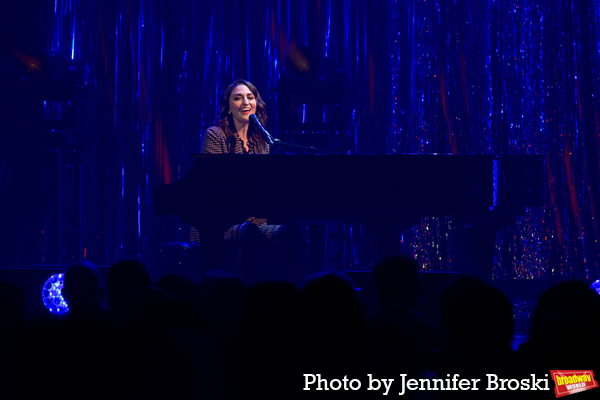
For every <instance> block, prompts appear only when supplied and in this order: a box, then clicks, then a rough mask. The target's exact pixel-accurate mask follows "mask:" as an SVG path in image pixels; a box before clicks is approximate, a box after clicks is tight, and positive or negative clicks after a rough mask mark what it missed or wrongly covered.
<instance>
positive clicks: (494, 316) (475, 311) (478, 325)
mask: <svg viewBox="0 0 600 400" xmlns="http://www.w3.org/2000/svg"><path fill="white" fill-rule="evenodd" d="M440 310H441V321H442V330H443V333H444V337H445V339H446V340H447V342H448V343H449V344H450V345H451V346H452V347H453V348H455V349H457V350H458V351H459V352H461V353H462V354H465V355H471V356H474V357H485V356H486V355H488V354H490V353H491V352H493V351H495V350H507V349H508V350H509V349H510V345H511V342H512V337H513V329H514V322H513V312H512V304H511V303H510V301H509V300H508V298H507V297H506V295H504V293H502V292H501V291H500V290H499V289H496V288H494V287H492V286H490V285H488V284H486V283H484V282H483V281H482V280H480V279H479V278H476V277H473V276H462V277H459V278H457V279H456V280H455V281H454V282H453V283H452V284H451V285H450V286H448V287H447V288H446V289H444V291H443V292H442V294H441V296H440Z"/></svg>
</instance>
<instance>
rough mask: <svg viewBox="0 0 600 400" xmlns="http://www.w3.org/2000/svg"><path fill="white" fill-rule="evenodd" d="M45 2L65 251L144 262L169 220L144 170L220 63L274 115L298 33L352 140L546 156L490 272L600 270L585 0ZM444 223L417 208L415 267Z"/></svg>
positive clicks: (191, 135) (444, 262)
mask: <svg viewBox="0 0 600 400" xmlns="http://www.w3.org/2000/svg"><path fill="white" fill-rule="evenodd" d="M43 4H44V9H43V25H44V30H45V32H46V34H47V35H46V40H47V42H46V43H45V44H42V45H43V46H44V45H45V47H46V48H47V49H51V50H53V51H55V52H58V53H61V54H66V55H68V56H70V57H71V58H73V59H75V60H78V61H79V62H80V64H81V66H82V71H83V81H82V85H83V86H84V89H83V90H82V91H81V92H80V94H79V96H78V100H77V103H78V106H79V108H78V111H77V118H78V128H79V129H80V131H81V132H82V134H83V135H84V136H85V139H87V143H88V145H87V147H86V148H85V150H83V155H84V156H85V157H84V158H83V163H82V167H81V171H82V179H81V182H82V187H81V193H82V198H81V204H82V207H81V216H82V219H81V225H82V228H83V231H82V238H81V246H80V248H79V250H77V251H76V253H77V252H78V254H75V256H82V257H85V258H87V259H90V260H91V261H94V262H96V263H100V264H111V263H114V262H116V261H120V260H123V259H136V260H140V261H141V262H143V263H145V264H146V265H147V266H148V267H150V269H152V268H154V266H155V258H156V255H157V250H158V248H159V247H160V245H161V244H163V243H166V242H169V241H174V240H178V239H180V238H181V235H180V234H179V230H180V228H182V226H181V225H180V224H179V222H178V220H177V219H176V218H166V217H155V216H153V214H152V190H153V188H154V187H155V186H156V185H159V184H163V183H169V182H173V181H176V180H178V179H180V178H181V177H183V176H184V175H185V174H186V172H187V170H188V169H189V167H190V165H191V163H192V158H191V154H192V153H195V152H197V151H198V150H199V144H200V142H199V135H200V133H201V132H202V131H203V130H204V129H205V128H206V127H208V126H210V125H211V124H212V122H213V121H214V118H215V115H216V113H217V108H218V104H217V98H218V95H219V94H220V93H221V91H222V90H223V89H224V87H225V86H227V85H228V84H229V83H230V82H231V81H232V80H233V79H237V78H244V79H248V80H250V81H252V82H253V83H254V84H256V86H257V87H258V88H259V90H260V91H261V94H262V96H263V97H264V98H265V100H266V102H267V105H268V107H269V117H270V120H271V122H272V127H273V128H274V127H275V126H276V123H277V118H278V116H277V113H276V93H275V89H276V88H277V83H278V80H279V78H280V76H281V73H282V68H283V63H284V57H285V55H286V54H287V53H288V52H289V51H290V50H291V49H293V48H294V47H297V46H309V47H311V48H313V49H314V50H316V51H318V52H320V53H322V54H323V55H324V56H326V57H327V58H329V59H331V60H333V61H334V62H335V63H336V64H337V66H338V67H339V68H340V69H341V70H343V72H344V74H345V75H346V76H347V78H348V82H349V88H350V89H351V92H350V94H348V95H349V96H351V100H352V113H351V116H350V118H351V122H350V131H349V134H350V137H351V141H352V148H351V150H350V152H351V153H357V154H359V153H454V154H497V155H505V154H531V155H542V156H544V157H545V158H546V160H547V163H546V168H547V174H546V179H547V182H546V188H547V190H546V195H545V196H546V205H545V206H544V207H543V208H541V209H535V210H530V211H529V213H528V215H527V216H525V217H523V218H520V219H519V220H518V221H517V222H516V223H515V224H513V225H511V226H509V227H507V228H504V229H503V230H502V231H501V232H500V233H499V234H498V236H497V240H496V268H495V271H494V276H495V277H496V278H498V277H502V278H545V277H552V276H569V277H570V276H573V277H588V276H589V277H597V276H598V267H599V265H598V263H599V254H600V244H599V243H598V240H599V239H600V222H599V221H598V211H599V209H600V190H599V188H600V186H599V182H600V160H599V152H600V138H599V122H598V111H599V108H600V106H599V104H598V96H599V95H600V92H599V88H598V83H599V82H598V70H599V68H600V62H599V59H600V55H599V51H600V48H599V40H600V37H599V35H600V28H599V26H600V24H598V22H599V21H598V18H599V13H600V2H599V1H598V0H581V1H576V0H565V1H542V0H532V1H528V0H523V1H511V0H508V1H487V2H481V1H475V0H455V1H434V0H418V1H417V0H414V1H408V0H406V1H403V0H387V1H379V0H376V1H372V0H371V1H369V0H346V1H343V0H298V1H291V0H287V1H277V0H257V1H246V2H237V1H234V0H223V1H204V0H197V1H193V0H179V1H166V0H162V1H161V0H127V1H116V0H108V1H87V0H86V1H83V0H82V1H80V0H69V1H67V0H56V1H54V2H50V1H45V2H44V3H43ZM65 108H66V105H65V104H64V103H48V104H46V107H45V110H44V112H45V114H46V116H47V118H49V119H56V118H58V117H60V116H61V114H62V113H64V112H65ZM393 184H394V183H393V182H390V185H393ZM359 190H360V188H357V191H359ZM454 230H455V227H454V226H453V224H452V221H451V220H449V219H423V220H422V222H421V225H420V226H418V227H416V228H414V229H410V230H408V231H407V232H406V234H405V235H404V240H405V243H403V245H404V246H405V248H406V249H409V250H410V251H412V252H413V253H414V254H415V255H417V257H418V258H419V259H420V260H421V261H422V262H423V265H424V267H423V268H424V270H428V271H444V270H452V269H453V268H454V266H453V254H454V251H455V246H456V244H455V243H453V240H452V235H453V232H454ZM355 231H356V232H359V231H360V230H355ZM48 258H51V257H50V256H48Z"/></svg>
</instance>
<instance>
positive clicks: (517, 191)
mask: <svg viewBox="0 0 600 400" xmlns="http://www.w3.org/2000/svg"><path fill="white" fill-rule="evenodd" d="M194 157H195V161H194V164H193V166H192V168H191V169H190V171H189V172H188V173H187V175H186V176H185V177H184V178H183V179H181V180H180V181H178V182H175V183H171V184H167V185H162V186H158V187H156V188H155V190H154V214H155V215H178V216H180V217H181V220H182V222H186V223H189V224H191V225H193V226H195V227H196V229H198V231H199V233H200V237H201V246H202V248H201V252H202V256H201V258H202V262H208V263H211V264H210V265H214V264H213V263H216V262H218V259H219V255H218V253H219V251H220V250H219V246H220V245H219V242H222V234H220V233H218V234H217V233H215V232H218V231H219V229H220V232H222V227H223V225H227V224H229V225H231V224H237V223H241V222H242V221H244V220H245V219H246V218H248V217H249V216H255V217H260V218H263V217H264V218H267V219H268V221H269V223H274V224H275V223H289V222H291V221H294V220H296V221H297V220H304V221H311V220H312V221H315V220H316V221H323V220H342V221H347V222H356V223H368V224H371V225H373V226H378V227H383V226H392V225H393V224H406V223H407V221H414V220H415V219H418V218H419V217H428V216H452V219H453V221H462V222H466V223H469V224H472V225H473V226H474V227H475V230H476V232H474V234H473V239H474V240H475V242H473V247H474V248H475V247H477V248H481V246H484V247H485V249H486V254H485V255H481V256H480V257H478V258H482V259H481V260H475V256H474V263H475V262H479V263H486V264H487V266H486V267H483V266H482V268H485V269H488V268H489V267H490V266H491V262H492V257H493V241H494V234H495V232H496V231H497V230H498V229H499V228H500V227H501V226H503V225H505V224H507V223H509V222H511V220H512V217H514V216H517V215H523V214H524V212H525V208H527V207H538V206H541V205H542V199H543V181H544V179H543V176H544V159H543V158H541V157H536V156H492V155H422V154H419V155H261V156H248V155H234V154H224V155H195V156H194ZM384 230H385V229H384ZM219 235H220V236H219ZM476 242H477V243H476ZM478 242H481V243H478ZM209 246H210V247H209ZM478 251H480V250H478ZM490 251H491V254H489V253H490ZM210 253H213V254H210ZM488 257H489V259H487V260H485V259H486V258H488ZM204 265H207V264H204Z"/></svg>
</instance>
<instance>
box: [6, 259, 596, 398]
mask: <svg viewBox="0 0 600 400" xmlns="http://www.w3.org/2000/svg"><path fill="white" fill-rule="evenodd" d="M419 270H420V268H419V264H418V263H417V261H415V259H414V258H412V257H411V256H408V255H399V256H393V257H388V258H385V259H383V260H382V261H381V262H380V263H378V264H377V265H376V266H375V267H374V269H373V274H372V276H373V283H374V287H375V289H376V292H377V296H378V298H379V300H380V303H381V307H380V310H379V313H378V314H377V316H376V317H375V318H372V319H369V320H367V318H366V317H365V313H364V310H363V307H362V304H361V297H360V295H359V289H357V288H355V287H354V284H353V282H352V280H351V279H350V278H349V277H348V276H346V275H344V274H342V273H339V272H325V273H320V274H315V275H312V276H310V277H308V279H307V280H306V281H305V283H304V284H303V285H302V286H301V287H300V288H298V287H296V286H295V284H294V283H292V282H289V281H288V282H275V281H272V282H262V283H254V284H252V285H250V286H249V285H248V284H247V283H246V282H244V281H243V280H241V279H238V278H233V277H232V276H231V275H229V274H227V273H226V272H224V271H222V270H211V271H209V272H208V273H207V276H206V277H204V279H203V280H202V281H201V282H200V283H199V284H197V283H195V282H193V281H191V280H190V279H188V278H185V277H182V276H178V275H174V274H169V275H165V276H162V277H161V278H160V279H158V281H157V282H156V284H154V285H153V284H152V280H151V279H150V275H149V274H148V272H147V271H146V269H145V268H144V266H143V265H142V264H141V263H139V262H136V261H122V262H118V263H116V264H114V265H113V266H111V267H110V269H109V271H108V278H107V281H106V285H107V286H106V289H107V293H108V305H109V309H108V310H105V309H104V308H103V307H102V303H101V301H102V298H103V294H104V287H103V283H104V282H103V281H102V279H101V276H100V274H99V272H98V269H97V268H96V267H95V266H94V265H93V264H92V263H90V262H88V261H80V262H77V263H75V264H73V265H72V266H70V267H69V268H68V269H67V271H66V272H65V278H64V288H63V295H64V297H65V299H66V300H67V302H68V304H69V308H70V312H69V314H68V315H66V316H63V317H62V318H58V319H57V318H54V319H53V320H49V321H47V320H42V321H31V320H30V319H29V317H28V312H27V304H26V302H25V296H24V293H23V290H22V289H21V288H19V287H18V286H15V285H14V284H11V283H8V282H0V300H1V301H2V302H1V304H3V308H1V309H0V310H1V311H0V312H1V313H2V314H1V315H0V317H1V318H2V322H3V323H2V326H1V327H0V339H1V341H0V356H1V358H0V363H2V370H3V371H6V372H5V373H4V374H3V377H4V378H6V382H7V384H6V386H5V387H6V390H12V389H14V390H20V393H21V394H22V395H23V396H41V395H44V394H46V393H47V391H48V388H50V387H52V385H56V382H57V379H58V380H59V381H60V382H61V385H62V386H61V389H60V390H61V397H66V398H70V397H106V396H112V395H114V394H115V393H120V395H123V396H131V397H149V398H156V397H168V398H200V399H217V400H221V399H223V400H229V399H239V398H261V399H302V398H307V399H312V398H325V399H337V398H342V399H364V398H371V397H373V398H375V397H377V398H379V397H380V396H382V395H383V389H382V390H373V391H368V390H367V389H366V388H367V387H369V385H370V383H369V382H370V381H369V379H371V378H368V377H369V376H371V377H373V378H386V379H394V380H395V381H394V383H393V384H392V385H391V387H390V392H389V394H388V395H394V396H395V395H398V393H399V392H400V390H401V389H402V388H401V387H400V383H399V381H400V379H399V377H400V374H406V376H407V378H417V379H424V378H446V377H447V376H448V375H449V374H450V375H453V374H459V375H460V377H461V378H465V379H482V381H484V380H485V374H491V373H495V374H498V375H499V376H501V377H507V378H509V377H510V378H516V379H528V378H529V377H530V375H531V374H536V375H537V376H538V377H540V378H543V377H544V376H546V375H545V374H548V376H546V378H547V379H549V373H550V368H557V367H563V368H587V369H593V368H594V366H596V365H597V363H598V360H599V359H600V354H598V353H599V350H598V348H597V347H596V346H593V343H594V341H595V340H596V338H598V337H600V323H599V321H600V296H598V295H597V294H596V293H595V292H594V291H592V290H591V289H589V288H588V285H587V284H586V283H583V282H579V281H572V282H565V283H562V284H560V285H557V286H555V287H552V288H550V289H548V290H547V291H546V292H545V293H543V295H542V296H541V298H540V299H539V302H538V304H537V307H536V309H535V313H534V315H533V318H532V329H531V335H530V338H529V341H528V342H527V343H525V344H524V345H522V346H521V347H520V348H519V350H518V351H512V350H511V341H512V338H513V329H514V327H513V326H514V324H513V311H512V306H511V303H510V301H509V300H508V298H507V297H506V296H505V295H504V294H503V293H502V292H501V291H500V290H498V289H496V288H494V287H492V286H491V285H489V284H487V283H484V282H483V281H482V280H480V279H479V278H475V277H472V276H461V277H458V278H457V279H455V280H454V281H453V282H452V283H451V284H450V285H449V286H447V287H446V288H445V289H444V291H443V292H442V294H441V296H440V299H439V302H440V321H441V326H440V327H439V328H438V327H436V326H434V325H431V324H429V323H427V322H425V321H423V320H422V319H421V318H420V316H419V313H418V311H417V310H418V309H419V299H420V297H421V294H422V292H423V290H422V282H421V277H420V272H419ZM290 280H291V279H290ZM294 280H296V279H295V278H294ZM577 344H579V345H581V346H582V347H581V348H578V350H577V351H571V350H572V349H573V347H572V346H575V345H577ZM565 346H566V347H565ZM21 371H27V374H26V375H25V374H23V373H21ZM305 374H313V375H315V376H317V375H318V377H319V379H321V380H322V381H321V383H320V385H321V386H322V387H323V385H325V386H327V385H328V383H327V382H333V381H332V380H334V379H339V380H341V379H343V378H344V377H346V378H347V379H348V380H350V379H357V380H358V381H360V383H361V390H357V391H353V390H333V389H332V387H334V386H335V385H334V384H331V386H330V387H329V390H316V385H313V386H311V387H310V389H311V390H304V389H305V388H306V378H305ZM369 374H370V375H369ZM550 382H551V380H550ZM549 387H550V388H552V387H553V384H552V383H549ZM480 389H481V390H480V391H477V392H475V391H471V392H464V391H437V392H423V391H407V392H405V393H404V394H403V397H405V398H407V397H408V398H417V399H422V398H424V399H428V398H439V397H441V398H457V399H463V398H476V399H479V398H503V396H504V395H506V394H507V392H492V391H485V390H483V389H484V388H483V387H481V388H480ZM528 395H530V396H533V397H540V398H551V397H552V396H553V392H552V391H545V392H541V391H540V392H535V393H528ZM586 395H587V396H588V397H589V394H586ZM580 397H582V398H583V397H584V396H580Z"/></svg>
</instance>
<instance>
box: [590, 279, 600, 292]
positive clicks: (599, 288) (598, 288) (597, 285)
mask: <svg viewBox="0 0 600 400" xmlns="http://www.w3.org/2000/svg"><path fill="white" fill-rule="evenodd" d="M590 289H592V290H593V291H595V292H596V293H598V294H600V279H598V280H597V281H595V282H594V283H592V285H591V286H590Z"/></svg>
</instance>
